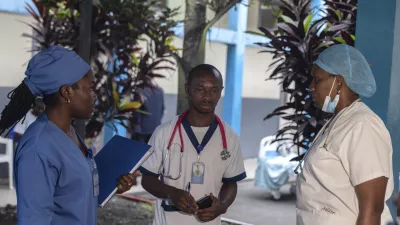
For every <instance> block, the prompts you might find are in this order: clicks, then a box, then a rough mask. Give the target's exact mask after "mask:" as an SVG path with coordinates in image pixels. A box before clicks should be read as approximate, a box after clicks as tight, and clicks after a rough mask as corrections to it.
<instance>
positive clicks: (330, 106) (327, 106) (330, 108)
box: [322, 77, 340, 113]
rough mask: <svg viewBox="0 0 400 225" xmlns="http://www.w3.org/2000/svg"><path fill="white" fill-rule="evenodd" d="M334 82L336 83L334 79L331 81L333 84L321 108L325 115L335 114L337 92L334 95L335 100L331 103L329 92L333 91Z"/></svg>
mask: <svg viewBox="0 0 400 225" xmlns="http://www.w3.org/2000/svg"><path fill="white" fill-rule="evenodd" d="M335 81H336V77H335V79H334V80H333V84H332V87H331V90H330V91H329V95H328V96H326V97H325V102H324V105H323V106H322V111H324V112H327V113H334V112H335V108H336V106H337V104H338V102H339V93H340V90H339V92H338V93H337V94H336V96H335V98H334V99H333V101H331V97H330V96H331V92H332V89H333V86H334V85H335Z"/></svg>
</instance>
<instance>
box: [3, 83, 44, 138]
mask: <svg viewBox="0 0 400 225" xmlns="http://www.w3.org/2000/svg"><path fill="white" fill-rule="evenodd" d="M7 97H8V98H9V99H10V102H9V103H8V104H7V105H6V106H5V107H4V109H3V111H2V112H1V118H0V135H3V134H4V132H6V131H7V130H9V128H11V127H13V126H14V125H15V124H17V123H18V122H19V121H20V120H21V119H22V118H23V117H24V116H25V115H26V114H27V113H28V111H29V110H30V109H31V108H32V105H33V104H34V102H35V99H36V96H35V95H34V94H32V92H31V90H29V88H28V86H26V84H25V83H24V82H22V83H21V84H20V85H19V86H18V87H17V88H15V89H14V90H12V91H11V92H10V93H8V95H7Z"/></svg>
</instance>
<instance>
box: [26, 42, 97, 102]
mask: <svg viewBox="0 0 400 225" xmlns="http://www.w3.org/2000/svg"><path fill="white" fill-rule="evenodd" d="M89 71H90V66H89V64H88V63H86V62H85V61H84V60H83V59H82V58H81V57H80V56H79V55H77V54H76V53H75V52H74V51H72V50H68V49H66V48H63V47H60V46H50V47H49V48H47V49H44V50H41V51H40V52H39V53H37V54H36V55H35V56H33V57H32V59H31V60H30V61H29V64H28V68H27V69H26V72H25V75H26V77H25V79H24V83H25V84H26V86H28V88H29V90H30V91H31V92H32V94H34V95H36V96H39V95H47V94H52V93H55V92H57V91H59V90H60V88H61V87H62V86H65V85H72V84H75V83H76V82H78V81H79V80H80V79H82V77H83V76H85V75H86V74H87V73H88V72H89Z"/></svg>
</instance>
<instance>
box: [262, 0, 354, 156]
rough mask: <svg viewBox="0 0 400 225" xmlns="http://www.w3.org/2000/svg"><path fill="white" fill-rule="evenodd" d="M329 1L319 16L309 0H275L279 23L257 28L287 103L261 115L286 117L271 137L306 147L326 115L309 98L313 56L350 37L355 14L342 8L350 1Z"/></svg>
mask: <svg viewBox="0 0 400 225" xmlns="http://www.w3.org/2000/svg"><path fill="white" fill-rule="evenodd" d="M333 2H334V1H329V0H328V1H327V4H328V7H327V8H328V9H327V11H324V12H321V14H322V15H323V16H322V18H320V19H315V15H316V12H315V10H314V9H312V8H311V0H293V1H286V0H282V1H280V4H279V5H278V6H279V9H280V10H279V13H278V15H277V17H278V18H277V19H278V24H277V28H276V29H274V30H269V29H266V28H260V30H261V31H262V32H263V34H264V35H265V36H266V37H267V38H269V39H270V41H269V42H267V43H258V45H260V46H262V47H264V48H265V50H263V51H262V52H266V53H270V54H272V55H273V62H272V63H271V65H270V68H269V69H271V70H272V73H271V75H270V77H269V79H270V80H280V81H281V84H282V89H283V92H285V93H287V94H288V95H289V100H288V101H287V102H286V104H284V105H283V106H280V107H278V108H276V109H275V110H274V111H273V112H272V113H270V114H269V115H267V116H266V117H265V119H269V118H272V117H274V116H280V117H282V118H283V119H285V120H287V121H288V123H287V124H286V125H285V126H283V127H282V128H281V129H279V130H278V131H277V133H276V140H275V141H279V142H281V141H282V142H293V144H294V145H296V146H297V147H298V149H300V148H304V149H308V147H309V144H310V143H311V142H312V141H313V139H314V137H315V135H316V133H317V132H318V131H319V130H320V129H321V127H322V126H323V125H324V124H325V122H326V119H327V118H329V117H330V115H329V114H326V113H323V112H322V111H321V110H319V109H317V108H316V107H315V106H314V104H313V103H312V100H311V98H310V94H309V89H308V88H309V85H310V83H311V80H312V78H311V69H312V66H313V62H314V61H315V60H316V58H317V57H318V55H319V53H321V52H322V51H323V50H324V49H326V48H327V47H329V46H330V45H332V44H335V43H340V42H343V41H346V40H347V41H349V42H351V40H353V42H354V38H352V36H354V30H355V27H354V26H355V21H353V20H354V19H355V17H352V15H355V14H354V12H355V10H356V9H354V7H352V8H351V10H352V11H351V12H348V11H346V10H345V9H347V8H346V7H348V6H347V5H346V4H348V3H347V2H350V3H352V2H353V1H346V3H341V2H342V1H335V3H333ZM350 3H349V4H350ZM332 12H335V13H334V14H332ZM343 24H344V25H343ZM342 34H343V36H342ZM349 37H350V39H349ZM350 44H351V43H350Z"/></svg>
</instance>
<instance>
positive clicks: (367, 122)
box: [296, 101, 393, 225]
mask: <svg viewBox="0 0 400 225" xmlns="http://www.w3.org/2000/svg"><path fill="white" fill-rule="evenodd" d="M332 128H333V129H332ZM323 130H324V128H323V129H322V130H321V133H320V134H319V136H318V137H317V139H316V141H315V143H314V144H313V145H312V147H311V149H310V150H309V152H308V154H307V155H306V157H305V161H304V167H303V169H302V172H301V173H300V174H299V176H298V180H297V205H296V206H297V225H354V224H356V220H357V216H358V213H359V207H358V199H357V196H356V192H355V189H354V187H355V186H357V185H359V184H361V183H364V182H366V181H369V180H372V179H374V178H378V177H382V176H384V177H387V178H389V180H388V184H387V188H386V194H385V200H388V199H389V198H390V197H391V195H392V192H393V169H392V144H391V139H390V135H389V132H388V130H387V129H386V127H385V125H384V123H383V122H382V121H381V119H380V118H379V117H378V116H377V115H376V114H375V113H374V112H373V111H372V110H371V109H369V108H368V106H366V105H365V104H364V103H362V102H359V101H357V102H355V103H353V104H352V105H351V106H349V107H348V108H346V109H344V110H342V111H341V112H340V113H339V114H338V115H337V116H336V117H335V118H334V121H332V123H331V124H330V125H329V127H327V129H326V131H325V132H324V133H322V131H323ZM329 132H330V134H329ZM328 134H329V137H328V138H327V136H328ZM325 141H326V147H325V148H324V143H325ZM381 221H382V222H381V224H382V225H387V224H388V222H391V221H392V217H391V215H390V212H389V209H388V207H387V205H386V204H385V208H384V211H383V214H382V219H381Z"/></svg>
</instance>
